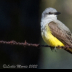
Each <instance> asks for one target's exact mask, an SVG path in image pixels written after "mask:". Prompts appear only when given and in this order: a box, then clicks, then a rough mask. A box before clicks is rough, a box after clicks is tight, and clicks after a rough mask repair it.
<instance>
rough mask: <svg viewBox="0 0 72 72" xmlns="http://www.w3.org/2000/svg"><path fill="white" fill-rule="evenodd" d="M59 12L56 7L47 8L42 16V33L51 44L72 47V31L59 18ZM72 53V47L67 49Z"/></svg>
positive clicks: (44, 38)
mask: <svg viewBox="0 0 72 72" xmlns="http://www.w3.org/2000/svg"><path fill="white" fill-rule="evenodd" d="M59 14H60V12H57V10H56V9H54V8H51V7H49V8H46V9H45V10H44V11H43V13H42V18H41V35H42V38H43V40H44V41H45V42H46V43H47V44H48V45H50V46H53V47H56V46H68V47H72V33H71V31H70V30H69V28H68V27H67V26H66V25H65V24H63V23H62V22H61V21H59V20H58V19H57V15H59ZM65 50H66V51H68V52H70V53H72V48H67V49H65Z"/></svg>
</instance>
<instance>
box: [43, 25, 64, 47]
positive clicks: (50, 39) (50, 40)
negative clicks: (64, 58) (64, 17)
mask: <svg viewBox="0 0 72 72" xmlns="http://www.w3.org/2000/svg"><path fill="white" fill-rule="evenodd" d="M42 38H43V39H44V41H45V42H46V43H47V44H48V45H50V46H54V47H55V46H64V44H63V43H62V42H61V41H60V40H58V39H57V38H56V37H54V36H53V35H52V33H51V31H50V29H49V27H48V25H47V26H46V28H45V30H44V31H43V33H42Z"/></svg>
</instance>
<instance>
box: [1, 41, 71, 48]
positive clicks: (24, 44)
mask: <svg viewBox="0 0 72 72" xmlns="http://www.w3.org/2000/svg"><path fill="white" fill-rule="evenodd" d="M0 44H9V45H21V46H24V47H26V46H33V47H50V48H51V49H53V48H55V47H52V46H49V45H40V44H33V43H28V42H26V40H25V42H16V41H14V40H12V41H3V40H1V41H0ZM56 48H63V49H68V48H72V47H70V46H57V47H56Z"/></svg>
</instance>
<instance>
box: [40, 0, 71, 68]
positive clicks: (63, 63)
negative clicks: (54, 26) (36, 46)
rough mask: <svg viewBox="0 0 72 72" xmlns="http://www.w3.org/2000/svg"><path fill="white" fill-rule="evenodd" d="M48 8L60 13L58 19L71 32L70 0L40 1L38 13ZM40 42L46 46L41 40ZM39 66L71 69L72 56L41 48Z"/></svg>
mask: <svg viewBox="0 0 72 72" xmlns="http://www.w3.org/2000/svg"><path fill="white" fill-rule="evenodd" d="M48 7H53V8H55V9H57V11H59V12H61V14H60V15H59V16H58V19H59V20H60V21H62V22H63V23H64V24H65V25H66V26H67V27H69V29H70V30H71V32H72V0H41V3H40V13H42V12H43V10H45V8H48ZM40 42H41V43H42V44H46V43H45V42H44V41H43V39H41V41H40ZM39 65H40V66H39V68H41V69H42V68H43V69H71V68H72V54H70V53H68V52H66V51H64V50H62V49H57V52H55V50H53V51H51V49H50V48H42V50H41V54H40V59H39Z"/></svg>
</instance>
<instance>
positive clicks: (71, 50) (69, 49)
mask: <svg viewBox="0 0 72 72" xmlns="http://www.w3.org/2000/svg"><path fill="white" fill-rule="evenodd" d="M64 50H66V51H67V52H69V53H71V54H72V48H67V49H64Z"/></svg>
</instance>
